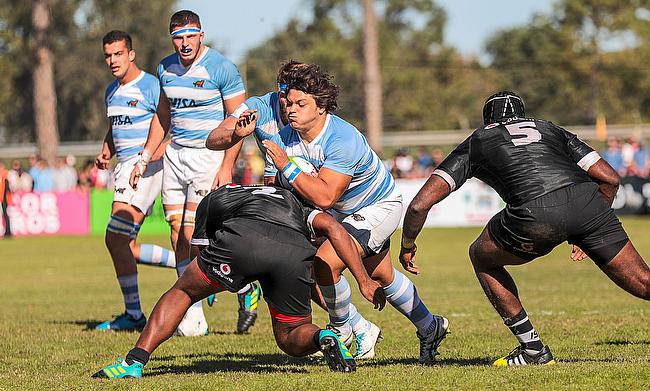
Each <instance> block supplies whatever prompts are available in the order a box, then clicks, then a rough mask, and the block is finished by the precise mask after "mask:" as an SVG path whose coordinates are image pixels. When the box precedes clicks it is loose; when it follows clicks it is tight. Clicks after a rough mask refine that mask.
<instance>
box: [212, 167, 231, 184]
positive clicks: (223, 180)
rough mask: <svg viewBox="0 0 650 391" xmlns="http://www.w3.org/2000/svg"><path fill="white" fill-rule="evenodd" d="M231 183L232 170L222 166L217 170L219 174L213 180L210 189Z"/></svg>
mask: <svg viewBox="0 0 650 391" xmlns="http://www.w3.org/2000/svg"><path fill="white" fill-rule="evenodd" d="M221 167H223V166H221ZM229 183H232V172H231V171H230V170H227V169H221V168H220V169H219V171H218V172H217V175H216V176H215V177H214V180H213V181H212V188H211V189H210V190H215V189H218V188H220V187H221V186H225V185H227V184H229Z"/></svg>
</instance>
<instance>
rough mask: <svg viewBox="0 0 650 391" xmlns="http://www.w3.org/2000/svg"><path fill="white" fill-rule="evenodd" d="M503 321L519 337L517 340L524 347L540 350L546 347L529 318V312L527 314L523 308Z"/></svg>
mask: <svg viewBox="0 0 650 391" xmlns="http://www.w3.org/2000/svg"><path fill="white" fill-rule="evenodd" d="M503 323H505V325H506V326H508V328H509V329H510V331H511V332H512V334H514V336H515V337H517V340H518V341H519V343H520V344H521V346H522V347H523V348H524V349H527V350H535V351H540V350H542V349H543V348H544V344H543V343H542V341H541V340H540V339H539V336H538V335H537V332H536V331H535V329H534V328H533V324H532V323H530V320H529V319H528V314H526V311H525V310H524V309H523V308H522V309H521V312H520V313H518V314H517V315H515V316H513V317H512V318H508V319H506V320H504V321H503Z"/></svg>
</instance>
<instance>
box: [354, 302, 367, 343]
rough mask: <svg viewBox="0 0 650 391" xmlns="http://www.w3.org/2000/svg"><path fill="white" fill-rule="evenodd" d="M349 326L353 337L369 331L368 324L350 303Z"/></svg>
mask: <svg viewBox="0 0 650 391" xmlns="http://www.w3.org/2000/svg"><path fill="white" fill-rule="evenodd" d="M350 326H352V331H353V332H354V334H355V335H359V333H363V332H365V331H368V329H370V323H368V321H367V320H366V319H364V317H363V316H361V314H360V313H359V311H357V307H355V306H354V304H352V303H350Z"/></svg>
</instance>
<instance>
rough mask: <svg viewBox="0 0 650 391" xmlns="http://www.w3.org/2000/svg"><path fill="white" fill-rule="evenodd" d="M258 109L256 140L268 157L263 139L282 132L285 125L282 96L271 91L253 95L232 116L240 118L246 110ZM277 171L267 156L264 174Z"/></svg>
mask: <svg viewBox="0 0 650 391" xmlns="http://www.w3.org/2000/svg"><path fill="white" fill-rule="evenodd" d="M249 109H250V110H257V123H256V127H255V133H254V135H255V141H256V142H257V146H258V147H259V149H260V151H261V152H262V156H265V157H266V148H264V146H263V145H262V140H270V139H272V138H273V136H275V135H277V134H278V132H280V129H282V127H284V124H283V123H282V116H281V115H280V97H279V93H278V92H269V93H268V94H266V95H262V96H251V97H250V98H248V99H246V101H245V102H244V103H242V104H241V105H239V107H237V110H235V111H234V112H233V113H232V116H233V117H235V118H239V116H240V115H241V113H243V112H244V111H245V110H249ZM275 173H276V170H275V166H274V165H273V162H272V161H271V160H270V159H268V158H266V164H265V166H264V176H274V175H275Z"/></svg>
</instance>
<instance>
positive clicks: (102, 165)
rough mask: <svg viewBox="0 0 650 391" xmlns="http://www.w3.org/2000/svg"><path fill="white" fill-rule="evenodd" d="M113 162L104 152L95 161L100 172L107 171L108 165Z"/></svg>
mask: <svg viewBox="0 0 650 391" xmlns="http://www.w3.org/2000/svg"><path fill="white" fill-rule="evenodd" d="M110 162H111V157H110V156H107V155H106V154H105V153H104V152H102V153H100V154H99V155H97V158H96V159H95V167H97V168H99V169H100V170H105V169H107V168H108V164H109V163H110Z"/></svg>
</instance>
